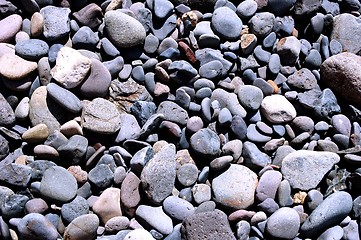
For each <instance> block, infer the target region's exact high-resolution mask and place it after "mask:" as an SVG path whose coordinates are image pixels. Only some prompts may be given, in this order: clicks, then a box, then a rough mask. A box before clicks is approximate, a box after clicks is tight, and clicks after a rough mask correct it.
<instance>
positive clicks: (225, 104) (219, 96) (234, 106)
mask: <svg viewBox="0 0 361 240" xmlns="http://www.w3.org/2000/svg"><path fill="white" fill-rule="evenodd" d="M214 100H217V101H218V102H219V104H220V107H221V108H227V109H228V110H229V111H230V112H231V113H232V115H233V116H234V115H239V116H241V117H242V118H244V117H245V116H246V114H247V112H246V110H244V108H243V107H242V105H241V104H240V103H239V101H238V98H237V95H236V94H235V93H229V92H227V91H225V90H223V89H221V88H217V89H215V90H214V91H213V92H212V96H211V101H212V102H213V101H214Z"/></svg>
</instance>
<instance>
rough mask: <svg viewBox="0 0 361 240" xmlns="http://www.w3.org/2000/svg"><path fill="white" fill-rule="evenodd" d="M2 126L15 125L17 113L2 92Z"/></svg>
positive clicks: (0, 101)
mask: <svg viewBox="0 0 361 240" xmlns="http://www.w3.org/2000/svg"><path fill="white" fill-rule="evenodd" d="M0 109H1V110H0V114H1V115H0V116H1V117H0V126H5V127H7V126H9V127H10V126H13V125H14V124H15V121H16V119H15V113H14V110H13V109H12V108H11V106H10V104H9V103H8V102H7V101H6V99H5V97H4V96H3V95H2V94H1V93H0Z"/></svg>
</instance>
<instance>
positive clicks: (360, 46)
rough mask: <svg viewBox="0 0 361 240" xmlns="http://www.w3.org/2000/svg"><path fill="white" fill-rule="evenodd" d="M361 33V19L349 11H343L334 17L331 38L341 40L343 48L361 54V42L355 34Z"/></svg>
mask: <svg viewBox="0 0 361 240" xmlns="http://www.w3.org/2000/svg"><path fill="white" fill-rule="evenodd" d="M360 34H361V19H360V18H358V17H355V16H354V15H351V14H349V13H342V14H340V15H337V16H335V17H334V19H333V29H332V33H331V39H330V40H332V39H335V40H337V41H339V42H340V43H341V45H342V49H343V50H344V51H346V52H349V53H355V54H360V53H361V52H360V50H361V42H360V41H359V39H358V38H357V37H355V36H360Z"/></svg>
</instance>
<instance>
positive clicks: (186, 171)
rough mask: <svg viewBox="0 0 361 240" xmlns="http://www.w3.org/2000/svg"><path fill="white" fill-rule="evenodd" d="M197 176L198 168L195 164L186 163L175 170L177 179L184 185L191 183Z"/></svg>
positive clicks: (187, 185)
mask: <svg viewBox="0 0 361 240" xmlns="http://www.w3.org/2000/svg"><path fill="white" fill-rule="evenodd" d="M197 178H198V168H197V166H196V165H194V164H191V163H186V164H184V165H182V166H181V167H180V168H179V169H178V170H177V179H178V181H179V183H180V184H182V185H183V186H185V187H189V186H191V185H193V184H194V183H195V182H196V181H197Z"/></svg>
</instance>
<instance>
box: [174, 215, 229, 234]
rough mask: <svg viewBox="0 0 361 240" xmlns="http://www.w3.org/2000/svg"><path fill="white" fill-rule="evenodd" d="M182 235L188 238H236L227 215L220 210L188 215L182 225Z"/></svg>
mask: <svg viewBox="0 0 361 240" xmlns="http://www.w3.org/2000/svg"><path fill="white" fill-rule="evenodd" d="M181 232H182V236H184V237H185V238H186V239H188V240H196V239H203V238H206V239H224V240H235V239H236V238H235V237H234V235H233V233H232V230H231V227H230V225H229V222H228V220H227V215H226V214H225V213H224V212H222V211H220V210H214V211H208V212H202V213H198V214H193V215H190V216H189V217H187V218H186V219H185V220H184V221H183V223H182V227H181Z"/></svg>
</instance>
